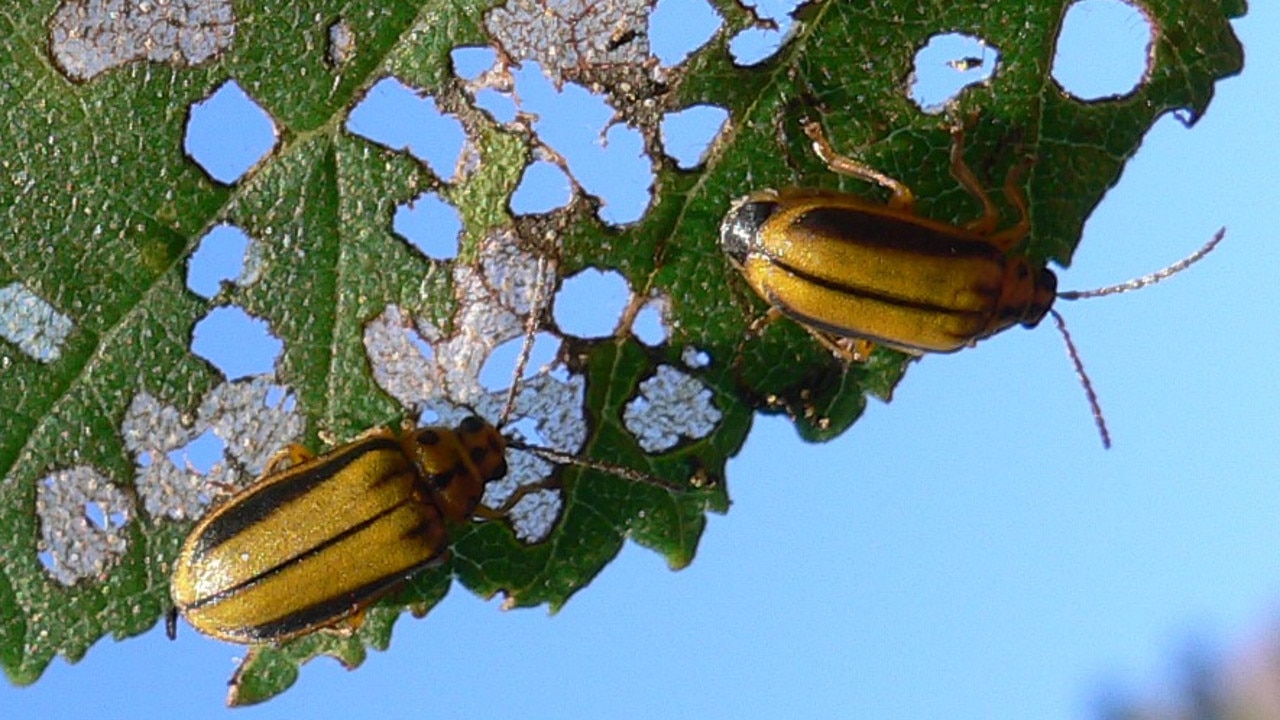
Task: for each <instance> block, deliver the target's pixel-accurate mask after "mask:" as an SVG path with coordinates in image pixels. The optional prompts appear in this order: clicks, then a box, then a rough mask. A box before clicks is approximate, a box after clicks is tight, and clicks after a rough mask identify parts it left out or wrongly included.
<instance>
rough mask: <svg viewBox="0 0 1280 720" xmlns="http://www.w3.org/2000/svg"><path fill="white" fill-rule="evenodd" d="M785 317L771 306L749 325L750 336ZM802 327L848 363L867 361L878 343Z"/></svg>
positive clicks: (820, 343)
mask: <svg viewBox="0 0 1280 720" xmlns="http://www.w3.org/2000/svg"><path fill="white" fill-rule="evenodd" d="M785 317H786V315H784V314H782V311H781V310H779V309H778V308H776V307H772V306H770V307H769V309H768V310H767V311H766V312H765V314H763V315H761V316H760V317H758V318H756V319H755V320H753V321H752V322H751V324H750V325H748V326H747V334H748V336H751V335H756V336H758V335H760V334H761V333H763V332H764V329H765V328H766V327H768V326H769V325H771V324H773V322H774V321H775V320H779V319H781V318H785ZM801 327H803V328H804V329H805V330H807V331H808V332H809V334H810V335H812V336H813V339H814V340H817V341H818V344H819V345H821V346H822V347H824V348H826V349H827V350H829V351H830V352H831V354H832V355H835V356H836V357H837V358H839V359H840V361H841V362H843V363H845V364H846V365H848V364H851V363H863V362H866V361H867V359H868V358H870V357H871V353H872V352H873V351H875V349H876V344H875V343H874V342H872V341H870V340H866V339H864V338H854V337H840V336H839V335H832V334H831V333H827V332H823V331H821V330H815V329H814V328H811V327H809V326H808V325H804V324H803V323H802V324H801Z"/></svg>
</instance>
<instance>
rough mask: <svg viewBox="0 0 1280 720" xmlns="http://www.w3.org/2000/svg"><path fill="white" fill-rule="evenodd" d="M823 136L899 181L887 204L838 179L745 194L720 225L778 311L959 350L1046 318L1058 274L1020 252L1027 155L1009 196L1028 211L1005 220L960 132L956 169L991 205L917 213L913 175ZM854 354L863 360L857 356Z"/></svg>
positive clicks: (852, 171)
mask: <svg viewBox="0 0 1280 720" xmlns="http://www.w3.org/2000/svg"><path fill="white" fill-rule="evenodd" d="M805 132H806V133H808V135H809V137H810V138H811V139H812V140H813V147H814V150H815V152H817V154H818V156H819V157H821V158H822V159H823V160H824V161H825V162H826V163H827V165H828V167H830V168H831V169H832V170H833V171H835V172H838V173H841V174H844V175H850V176H853V177H858V178H861V179H864V180H869V181H872V182H876V183H879V184H880V185H883V186H885V187H887V188H889V189H890V190H891V191H892V192H893V196H892V198H891V199H890V200H889V202H888V203H876V202H872V201H869V200H866V199H864V198H861V197H859V196H857V195H854V194H851V193H845V192H839V191H835V190H820V189H790V190H783V191H781V192H779V191H774V190H764V191H761V192H756V193H752V194H750V195H748V196H746V197H744V198H741V199H739V200H738V201H737V202H735V203H734V204H733V205H732V207H731V208H730V209H729V212H728V213H727V214H726V215H725V218H724V220H723V222H722V223H721V225H720V246H721V249H723V250H724V252H725V253H726V254H727V255H728V256H729V259H730V261H731V262H732V263H733V264H734V266H735V267H737V269H738V270H739V271H741V273H742V275H743V277H744V278H745V279H746V281H747V283H748V284H749V285H750V286H751V287H752V289H753V290H755V291H756V293H757V294H758V295H760V297H761V298H763V299H764V300H765V302H767V303H769V306H770V307H771V308H772V309H773V310H774V311H776V312H778V313H780V314H782V315H785V316H787V317H790V318H791V319H793V320H795V321H797V322H799V323H800V324H801V325H803V326H804V327H805V328H807V329H809V330H810V331H811V332H813V333H814V334H815V336H817V337H818V338H819V339H820V340H822V341H823V342H824V344H827V345H829V346H834V345H835V344H837V343H836V341H832V340H829V339H828V338H826V337H825V336H835V337H837V338H843V339H856V340H860V341H864V342H867V343H869V344H878V345H885V346H887V347H891V348H894V349H897V350H901V351H903V352H908V353H912V354H916V355H919V354H922V353H926V352H941V353H947V352H955V351H956V350H959V349H960V348H963V347H968V346H970V345H973V344H974V343H975V342H977V341H978V340H981V339H982V338H985V337H988V336H990V335H994V334H995V333H998V332H1000V331H1001V330H1004V329H1005V328H1008V327H1011V326H1013V325H1017V324H1022V325H1025V326H1027V327H1034V326H1035V325H1036V324H1038V323H1039V322H1040V320H1041V319H1042V318H1044V316H1045V314H1046V313H1048V312H1049V309H1050V307H1051V306H1052V305H1053V301H1054V297H1055V292H1056V290H1057V284H1058V281H1057V278H1056V277H1055V276H1054V274H1053V273H1052V272H1051V271H1049V270H1048V269H1043V268H1042V269H1033V268H1032V267H1031V265H1030V263H1029V262H1028V261H1027V259H1026V258H1025V257H1023V256H1022V255H1020V254H1017V253H1011V252H1010V250H1012V249H1013V248H1014V247H1015V246H1016V245H1017V244H1018V243H1020V242H1022V240H1023V239H1024V238H1025V237H1026V235H1027V233H1028V232H1029V230H1030V222H1029V221H1028V219H1027V211H1026V207H1027V206H1026V200H1025V198H1024V197H1023V194H1022V191H1021V190H1020V189H1019V188H1018V186H1017V179H1018V174H1019V173H1018V171H1019V170H1020V169H1021V166H1015V167H1014V168H1013V170H1011V171H1010V173H1009V177H1008V178H1007V179H1006V182H1005V187H1004V191H1005V196H1006V197H1007V198H1008V200H1009V202H1010V204H1012V205H1013V206H1014V207H1015V208H1016V209H1017V210H1018V211H1019V213H1020V217H1019V220H1018V222H1017V223H1016V224H1015V225H1013V226H1011V227H1009V228H1007V229H1004V230H997V225H998V223H999V212H998V210H997V209H996V207H995V205H994V203H992V201H991V199H990V197H989V196H988V195H987V193H986V191H985V190H983V189H982V187H981V186H980V185H979V184H978V181H977V179H976V178H975V177H974V175H973V172H972V171H971V170H970V169H969V167H968V165H966V164H965V161H964V156H963V138H964V133H963V130H962V129H961V128H956V129H955V130H954V131H953V137H954V142H953V143H952V150H951V170H952V174H953V175H955V177H956V179H957V180H958V181H959V182H960V184H961V185H962V186H964V187H965V189H967V190H968V191H969V192H970V193H971V194H972V195H973V196H974V197H975V198H977V199H978V201H979V202H981V203H982V206H983V210H984V212H983V215H982V217H980V218H978V219H977V220H975V221H973V222H972V223H969V224H968V225H966V226H959V225H952V224H950V223H945V222H941V221H938V220H931V219H929V218H925V217H921V216H919V215H917V214H916V213H915V210H914V204H915V197H914V195H913V194H912V192H911V190H909V189H908V188H907V187H906V186H905V185H903V184H902V183H900V182H898V181H897V180H894V179H893V178H890V177H888V176H886V175H883V174H881V173H879V172H877V171H875V170H874V169H872V168H870V167H867V166H866V165H863V164H861V163H859V162H857V161H856V160H853V159H850V158H847V157H844V156H841V155H838V154H837V153H836V152H835V151H834V150H833V149H832V148H831V146H830V144H829V143H828V142H827V140H826V138H825V137H824V136H823V135H822V132H821V130H820V129H819V128H818V126H817V125H816V124H814V123H806V124H805ZM854 359H858V357H857V356H856V355H855V358H854Z"/></svg>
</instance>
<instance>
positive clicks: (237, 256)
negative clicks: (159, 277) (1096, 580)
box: [187, 224, 249, 298]
mask: <svg viewBox="0 0 1280 720" xmlns="http://www.w3.org/2000/svg"><path fill="white" fill-rule="evenodd" d="M248 247H249V236H248V235H245V234H244V231H243V230H241V229H240V228H238V227H236V226H235V225H226V224H223V225H217V226H215V227H214V228H213V229H212V230H210V231H209V232H207V233H205V235H204V237H202V238H200V246H199V247H197V248H196V251H195V252H194V253H192V254H191V259H190V260H188V261H187V287H189V288H191V291H192V292H194V293H195V294H197V295H199V296H201V297H205V298H211V297H213V296H214V295H216V294H218V289H219V287H220V285H221V283H222V281H223V280H235V279H236V278H238V277H239V276H240V273H241V272H242V271H243V270H244V255H245V251H246V250H247V249H248Z"/></svg>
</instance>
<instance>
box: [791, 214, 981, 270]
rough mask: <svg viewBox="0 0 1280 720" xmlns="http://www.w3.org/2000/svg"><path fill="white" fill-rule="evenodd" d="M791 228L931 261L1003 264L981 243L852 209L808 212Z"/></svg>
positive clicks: (795, 221) (923, 226)
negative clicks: (893, 250)
mask: <svg viewBox="0 0 1280 720" xmlns="http://www.w3.org/2000/svg"><path fill="white" fill-rule="evenodd" d="M791 225H792V227H796V228H800V229H803V230H807V231H809V232H812V233H814V234H817V235H822V236H825V237H831V238H836V239H838V240H841V241H843V242H848V243H853V244H856V245H863V246H866V247H872V248H877V247H884V248H894V249H897V250H905V251H907V252H910V253H913V254H917V255H925V256H928V257H944V258H981V259H987V260H991V261H993V262H997V263H1003V262H1004V253H1003V252H1001V251H1000V249H999V248H997V247H995V246H994V245H992V244H990V243H987V242H983V241H981V240H973V239H970V238H957V237H955V236H954V235H951V234H948V233H944V232H941V231H939V230H936V229H934V228H931V227H928V226H926V225H917V224H915V223H911V222H904V221H903V220H901V219H899V218H895V217H889V216H886V215H880V214H877V213H872V212H866V211H863V210H855V209H852V208H837V207H822V208H814V209H813V210H807V211H805V212H804V213H802V214H801V215H800V216H799V217H797V218H796V219H795V220H793V221H792V223H791Z"/></svg>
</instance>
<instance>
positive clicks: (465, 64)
mask: <svg viewBox="0 0 1280 720" xmlns="http://www.w3.org/2000/svg"><path fill="white" fill-rule="evenodd" d="M449 58H450V59H451V60H453V72H454V73H455V74H456V75H457V76H458V77H460V78H462V79H463V80H475V79H476V78H478V77H480V74H481V73H483V72H484V71H485V70H488V69H489V68H491V67H493V63H494V62H496V61H497V59H498V53H497V52H496V51H495V50H494V49H493V48H491V47H460V48H454V49H453V50H452V51H451V52H450V53H449Z"/></svg>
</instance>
